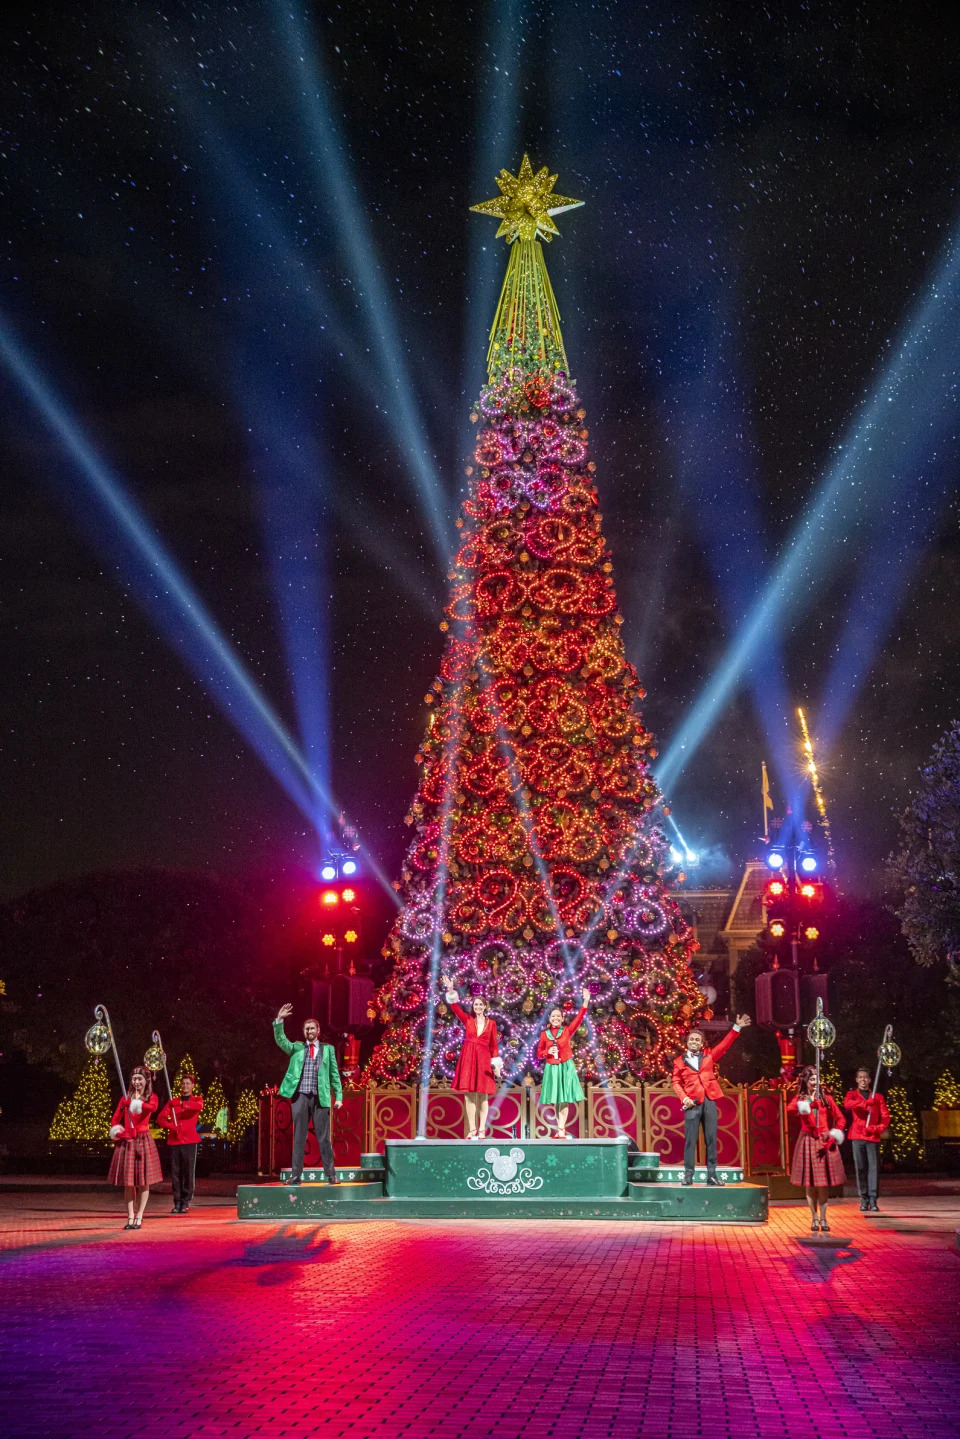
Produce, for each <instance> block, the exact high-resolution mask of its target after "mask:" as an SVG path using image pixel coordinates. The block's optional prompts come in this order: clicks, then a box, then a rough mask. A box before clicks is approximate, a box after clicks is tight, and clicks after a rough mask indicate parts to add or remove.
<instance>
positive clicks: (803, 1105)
mask: <svg viewBox="0 0 960 1439" xmlns="http://www.w3.org/2000/svg"><path fill="white" fill-rule="evenodd" d="M797 1113H798V1114H809V1113H810V1101H809V1099H798V1100H797Z"/></svg>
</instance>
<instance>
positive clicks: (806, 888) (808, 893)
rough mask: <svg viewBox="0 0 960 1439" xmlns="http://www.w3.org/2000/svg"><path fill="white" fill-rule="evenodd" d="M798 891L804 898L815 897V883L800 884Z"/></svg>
mask: <svg viewBox="0 0 960 1439" xmlns="http://www.w3.org/2000/svg"><path fill="white" fill-rule="evenodd" d="M800 893H801V894H802V895H803V897H804V899H816V897H817V886H816V885H815V884H802V885H801V886H800Z"/></svg>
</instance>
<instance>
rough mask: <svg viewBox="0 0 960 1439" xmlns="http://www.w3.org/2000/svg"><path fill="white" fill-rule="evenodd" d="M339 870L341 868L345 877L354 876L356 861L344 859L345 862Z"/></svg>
mask: <svg viewBox="0 0 960 1439" xmlns="http://www.w3.org/2000/svg"><path fill="white" fill-rule="evenodd" d="M341 868H342V870H343V873H344V874H346V875H350V874H356V872H357V861H356V860H355V859H345V860H344V861H343V864H342V866H341Z"/></svg>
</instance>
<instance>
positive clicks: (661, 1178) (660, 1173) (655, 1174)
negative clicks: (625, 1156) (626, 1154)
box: [630, 1162, 743, 1184]
mask: <svg viewBox="0 0 960 1439" xmlns="http://www.w3.org/2000/svg"><path fill="white" fill-rule="evenodd" d="M717 1173H718V1174H719V1176H720V1178H721V1179H722V1180H723V1182H724V1184H742V1183H743V1170H742V1169H722V1168H721V1167H720V1166H719V1165H718V1166H717ZM630 1178H631V1179H633V1180H646V1181H647V1183H649V1184H654V1183H655V1184H679V1183H680V1181H681V1179H682V1178H683V1165H682V1164H679V1165H677V1164H671V1165H668V1166H666V1167H664V1168H662V1169H661V1168H656V1169H646V1168H644V1169H641V1168H640V1166H639V1165H634V1164H633V1163H632V1162H631V1164H630ZM693 1182H694V1184H706V1182H707V1171H706V1169H703V1168H700V1169H695V1170H694V1171H693Z"/></svg>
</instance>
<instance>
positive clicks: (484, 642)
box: [366, 156, 703, 1083]
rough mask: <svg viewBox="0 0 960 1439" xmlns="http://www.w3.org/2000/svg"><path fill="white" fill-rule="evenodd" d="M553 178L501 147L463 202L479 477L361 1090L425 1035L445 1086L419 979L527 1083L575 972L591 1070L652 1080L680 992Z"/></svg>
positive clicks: (645, 737)
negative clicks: (499, 274)
mask: <svg viewBox="0 0 960 1439" xmlns="http://www.w3.org/2000/svg"><path fill="white" fill-rule="evenodd" d="M555 181H556V176H550V175H548V174H547V171H546V170H542V171H540V172H539V174H537V175H534V173H533V171H532V169H531V168H530V164H529V161H528V160H527V158H526V156H524V163H523V165H522V166H521V169H520V173H519V176H517V177H514V176H512V175H510V174H509V172H507V171H502V172H501V176H500V178H499V180H498V182H497V183H498V185H499V186H500V188H501V191H502V196H501V197H500V198H498V199H497V200H494V201H487V202H485V204H484V205H482V206H477V207H475V208H476V209H479V210H480V211H482V212H484V213H488V214H494V215H496V216H498V217H499V218H500V219H501V221H502V224H501V227H500V231H499V232H498V233H500V234H505V235H507V237H508V240H509V241H510V243H511V245H512V248H511V255H510V263H509V266H508V270H507V277H506V280H505V282H504V289H503V293H502V295H501V299H500V304H499V307H498V310H497V316H496V319H495V321H494V327H493V332H492V335H491V345H490V354H489V362H488V363H489V372H490V382H489V384H488V385H487V387H486V388H485V389H484V391H483V393H482V395H481V399H480V403H479V406H478V413H477V414H476V415H474V416H473V417H472V418H473V419H474V420H475V421H477V422H479V425H480V430H479V434H478V437H477V445H476V452H475V458H476V464H477V467H478V469H477V470H476V471H474V470H473V468H472V467H471V468H470V469H468V471H467V474H468V475H469V476H470V492H469V497H468V499H467V500H466V501H465V503H464V506H463V511H464V517H463V518H461V519H458V521H457V525H458V527H459V528H460V530H461V531H462V535H461V545H460V549H459V551H458V553H457V556H456V559H455V561H454V564H453V567H452V570H451V574H450V579H451V581H452V588H451V593H450V603H449V605H448V606H447V610H446V614H447V618H446V619H445V620H444V622H443V624H442V626H441V628H442V629H444V630H446V631H448V632H449V639H448V642H447V648H446V652H445V654H444V657H443V662H442V664H441V667H440V675H439V677H438V678H437V679H436V680H434V682H433V685H432V688H431V690H430V692H429V693H428V694H427V696H426V699H427V703H428V704H430V705H432V707H433V708H432V713H431V716H430V723H429V726H428V732H427V737H426V739H425V742H424V744H423V746H422V748H421V750H420V752H419V753H418V755H417V761H418V763H419V765H420V767H421V779H420V786H419V789H418V791H417V795H416V798H415V800H414V803H413V805H412V807H411V810H410V813H409V814H408V816H407V823H408V824H409V825H411V826H412V827H413V830H414V834H413V840H412V843H411V845H410V849H409V851H408V854H407V858H406V862H405V865H404V869H403V875H402V882H401V883H399V884H398V885H397V889H398V891H399V892H400V894H401V896H402V900H403V906H402V909H401V912H400V914H399V916H398V918H397V920H396V923H395V925H394V928H393V931H392V933H391V935H390V938H389V941H388V947H387V949H386V950H385V951H384V953H385V954H388V955H389V956H390V957H392V959H393V961H394V967H393V972H392V974H391V976H390V978H389V980H388V981H387V982H386V984H384V985H383V987H382V988H381V990H380V991H379V993H378V995H377V1004H378V1008H379V1012H380V1014H381V1016H382V1018H383V1019H384V1021H385V1022H386V1025H387V1028H386V1031H385V1033H384V1036H383V1038H382V1040H381V1041H380V1043H379V1045H378V1046H377V1048H376V1050H375V1052H374V1054H373V1056H372V1058H371V1061H370V1064H369V1066H368V1068H367V1071H366V1077H367V1079H368V1080H371V1081H374V1082H378V1083H389V1082H393V1083H404V1082H407V1083H409V1082H410V1081H412V1080H416V1079H418V1078H419V1077H420V1075H421V1072H422V1069H423V1049H424V1045H425V1043H426V1042H427V1039H428V1037H429V1038H430V1040H431V1056H430V1064H429V1071H430V1074H431V1077H432V1078H433V1080H434V1081H437V1082H440V1083H444V1082H449V1080H450V1079H451V1077H452V1075H453V1072H454V1069H455V1067H456V1059H457V1054H458V1051H459V1047H460V1041H461V1029H460V1026H459V1024H458V1023H457V1022H456V1021H455V1020H454V1018H453V1017H452V1016H451V1015H449V1013H448V1012H447V1009H446V1005H445V1004H444V1003H443V995H442V993H439V992H438V988H437V986H438V983H439V975H440V974H441V973H444V974H449V975H451V976H452V978H453V982H454V985H455V987H456V988H457V989H458V990H459V992H460V995H461V998H462V999H463V998H466V997H468V996H471V995H476V994H482V995H483V996H484V997H485V999H486V1000H487V1002H488V1005H489V1007H490V1012H491V1013H492V1015H493V1017H494V1019H495V1020H496V1023H497V1027H498V1030H499V1033H500V1036H501V1045H500V1052H501V1054H502V1056H503V1058H504V1079H505V1080H506V1081H510V1080H512V1081H513V1082H514V1083H517V1082H519V1081H520V1079H521V1078H522V1076H523V1075H524V1074H525V1073H533V1074H539V1070H540V1066H539V1064H538V1063H537V1062H536V1059H535V1052H536V1044H537V1039H538V1037H539V1034H540V1031H541V1029H542V1027H543V1024H544V1022H545V1014H546V1013H548V1012H549V1009H550V1008H551V1007H552V1006H553V1005H554V1004H556V1003H559V1004H560V1006H561V1007H562V1008H563V1009H564V1010H572V1009H573V1008H574V1007H575V1006H576V1005H577V1004H578V997H579V992H580V990H581V988H582V987H583V986H584V985H587V986H588V987H589V989H590V991H591V995H592V1003H591V1010H590V1017H589V1021H588V1023H587V1024H585V1025H583V1026H582V1027H581V1029H580V1031H579V1033H578V1037H577V1041H578V1042H577V1044H576V1046H575V1053H576V1057H577V1059H578V1065H579V1067H580V1068H581V1070H582V1072H583V1073H584V1074H585V1076H586V1077H588V1078H591V1079H599V1080H601V1081H602V1080H603V1079H604V1078H611V1077H614V1076H616V1077H620V1078H624V1077H626V1076H628V1075H631V1074H632V1075H634V1076H636V1077H638V1078H649V1077H653V1076H654V1075H657V1074H660V1073H662V1072H663V1071H664V1070H665V1068H666V1066H667V1063H668V1060H669V1059H670V1058H671V1057H672V1055H673V1053H675V1052H676V1051H677V1050H678V1049H679V1048H680V1047H681V1046H682V1041H683V1038H684V1036H685V1033H686V1031H687V1029H688V1028H689V1025H690V1021H691V1018H692V1016H693V1015H694V1014H695V1013H696V1012H697V1011H698V1010H699V1009H700V1008H701V1006H702V1003H703V999H702V996H701V994H700V991H699V990H698V988H697V986H696V983H695V981H694V977H693V975H692V973H691V970H690V964H689V961H690V957H691V954H692V953H693V952H694V950H695V949H696V948H697V946H696V943H695V941H694V940H693V937H692V934H691V931H690V929H689V927H688V926H687V924H686V923H685V921H684V920H683V918H682V916H681V914H680V911H679V907H678V905H677V903H676V901H675V900H674V898H673V897H672V896H671V894H670V892H669V883H670V865H669V859H668V856H669V845H668V843H667V840H666V838H665V836H664V834H663V832H662V830H661V829H660V827H659V825H658V823H657V810H658V807H659V805H660V796H659V793H658V791H657V788H656V785H655V783H654V781H653V778H652V776H651V774H650V770H649V766H648V759H649V758H652V757H653V756H654V755H655V754H656V749H655V748H654V742H653V736H652V735H651V734H650V733H649V731H648V730H646V729H645V727H644V725H643V721H642V719H641V717H640V714H639V711H638V710H637V708H636V702H637V701H638V700H641V699H643V697H644V691H643V690H642V689H641V688H640V685H639V682H638V679H637V675H636V671H635V670H634V668H633V666H632V665H631V664H629V663H628V661H627V660H626V658H625V655H624V649H623V643H622V641H621V638H620V633H619V626H620V624H621V623H622V617H621V616H620V615H619V614H617V613H616V608H617V606H616V596H615V593H614V587H613V579H612V578H611V571H612V564H611V559H610V554H609V551H608V550H607V548H606V544H605V542H604V539H603V533H602V528H601V520H600V511H599V508H598V502H597V492H596V488H595V486H594V483H593V471H594V469H595V466H594V464H593V462H592V461H591V460H590V459H589V457H588V451H587V437H588V436H587V430H586V429H585V428H584V424H583V421H584V414H585V412H584V410H583V409H582V408H581V407H580V405H579V402H578V399H577V394H576V391H575V388H574V386H573V383H572V382H571V381H570V380H569V379H568V377H567V361H566V354H565V352H564V349H563V341H562V338H561V336H560V328H559V315H558V313H557V308H556V302H555V300H554V298H553V292H552V290H551V288H550V281H549V279H548V277H547V272H546V266H545V264H544V260H543V252H542V249H541V246H540V244H539V242H538V238H537V237H538V236H542V238H544V239H549V238H550V235H551V234H555V233H557V232H556V228H555V226H554V225H553V222H552V219H551V218H550V217H551V215H553V214H556V213H558V211H559V210H562V209H567V208H572V206H573V204H575V203H576V202H572V201H566V200H564V199H562V197H559V196H555V195H553V194H552V188H553V185H554V183H555ZM437 1005H439V1008H438V1010H437V1011H436V1020H435V1023H434V1024H433V1025H432V1026H431V1025H429V1024H428V1007H432V1006H437ZM431 1031H432V1032H431Z"/></svg>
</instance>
